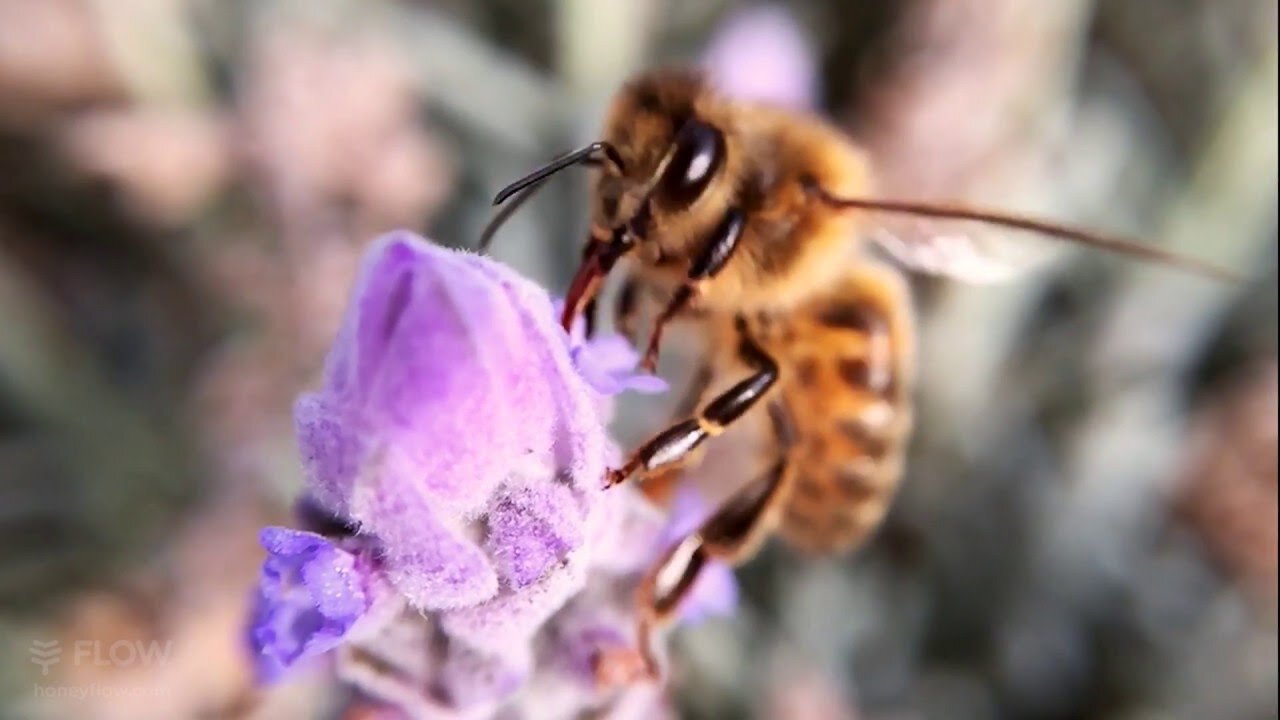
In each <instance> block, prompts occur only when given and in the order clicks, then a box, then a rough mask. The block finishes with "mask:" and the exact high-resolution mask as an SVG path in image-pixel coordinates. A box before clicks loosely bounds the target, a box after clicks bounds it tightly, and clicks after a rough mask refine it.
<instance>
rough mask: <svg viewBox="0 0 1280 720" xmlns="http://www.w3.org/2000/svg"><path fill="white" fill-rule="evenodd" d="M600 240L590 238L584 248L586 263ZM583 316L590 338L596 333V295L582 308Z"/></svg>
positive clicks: (583, 255) (585, 335) (583, 260)
mask: <svg viewBox="0 0 1280 720" xmlns="http://www.w3.org/2000/svg"><path fill="white" fill-rule="evenodd" d="M599 242H600V241H599V240H596V239H595V237H594V236H593V237H591V238H589V239H588V241H587V244H586V246H585V247H583V248H582V262H584V263H585V262H586V261H587V259H588V258H590V257H591V253H592V252H593V251H594V250H595V246H596V245H597V244H599ZM582 317H583V322H584V326H583V333H584V337H586V338H587V339H588V340H590V339H591V338H592V337H594V336H595V334H596V298H595V297H592V298H591V299H590V300H588V301H587V304H586V305H585V306H584V307H583V308H582Z"/></svg>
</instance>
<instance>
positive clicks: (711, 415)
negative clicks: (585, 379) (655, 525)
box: [605, 318, 778, 487]
mask: <svg viewBox="0 0 1280 720" xmlns="http://www.w3.org/2000/svg"><path fill="white" fill-rule="evenodd" d="M738 333H739V338H740V341H739V346H738V354H739V356H740V357H741V358H742V360H743V361H744V362H746V363H747V364H748V365H749V366H751V367H753V368H755V372H754V373H752V375H751V376H749V377H747V378H746V379H745V380H742V381H740V382H738V383H737V384H736V385H734V386H733V387H731V388H729V389H728V390H726V391H725V392H723V393H721V394H720V395H718V396H716V397H715V398H713V399H712V400H711V402H709V403H707V406H706V407H705V408H703V409H702V412H700V413H698V414H697V415H695V416H694V417H691V418H688V419H687V420H682V421H680V422H678V423H676V424H674V425H672V426H671V427H669V428H667V429H666V430H663V431H662V432H660V433H658V434H657V435H655V436H654V437H653V438H652V439H650V440H649V441H648V442H646V443H645V444H644V445H641V446H640V449H639V450H636V451H635V453H633V454H632V456H631V457H630V458H629V459H628V460H627V462H626V463H624V464H623V465H622V467H620V468H618V469H616V470H610V471H609V475H608V477H607V478H606V480H605V486H606V487H612V486H614V485H617V484H618V483H621V482H624V481H625V480H627V479H628V478H630V477H631V476H632V475H634V474H636V473H637V472H640V473H642V474H643V475H645V476H648V475H652V474H654V473H657V472H659V471H662V470H666V469H669V468H671V467H672V466H676V467H678V466H679V464H680V463H682V462H684V461H685V459H686V458H687V456H688V455H689V453H691V452H693V451H694V450H695V449H697V448H698V446H700V445H701V444H702V443H703V442H704V441H705V440H706V439H707V438H709V437H712V436H715V435H719V434H720V433H722V432H724V430H725V428H727V427H728V426H729V425H730V424H732V423H733V422H734V421H735V420H737V419H738V418H740V417H742V415H743V414H744V413H746V412H747V411H748V410H750V409H751V407H752V406H753V405H755V404H756V403H757V402H759V401H760V399H761V398H763V397H764V396H765V395H766V394H767V393H768V392H769V389H770V388H772V387H773V385H774V383H775V382H777V380H778V363H777V361H775V360H774V359H773V358H772V357H770V356H769V354H768V353H766V352H765V351H764V350H763V349H762V348H761V347H760V346H759V345H757V344H756V342H755V340H753V339H752V338H751V337H750V335H749V334H748V333H747V328H746V322H745V321H743V320H742V319H741V318H739V320H738Z"/></svg>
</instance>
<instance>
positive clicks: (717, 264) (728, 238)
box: [640, 208, 746, 372]
mask: <svg viewBox="0 0 1280 720" xmlns="http://www.w3.org/2000/svg"><path fill="white" fill-rule="evenodd" d="M745 227H746V215H745V214H744V213H743V212H742V210H741V209H739V208H730V209H729V211H728V212H726V213H725V214H724V219H723V220H721V221H720V224H719V225H717V226H716V229H715V230H714V231H713V232H712V233H711V236H710V237H709V238H708V239H707V242H706V243H705V244H704V245H703V247H702V250H701V251H700V252H699V253H698V256H697V257H695V258H694V260H693V264H692V265H691V266H690V267H689V273H688V275H686V276H685V281H684V283H683V284H682V285H681V286H680V287H679V288H677V289H676V292H675V295H673V296H672V297H671V301H670V302H668V303H667V306H666V307H665V308H663V310H662V314H660V315H659V316H658V319H657V321H656V322H655V323H654V325H653V331H652V332H651V333H650V334H649V345H648V348H647V349H646V350H645V353H644V360H643V361H642V362H641V363H640V367H641V368H642V369H644V370H645V371H647V372H653V370H654V368H655V367H657V365H658V345H659V344H660V343H661V342H662V329H663V327H665V326H666V324H667V323H669V322H671V320H672V319H673V318H675V316H677V315H679V314H680V313H681V312H682V311H683V310H684V309H685V308H686V307H688V305H689V303H690V302H691V301H692V300H693V298H694V297H695V296H696V295H697V294H698V292H699V290H700V289H701V287H702V284H703V283H705V282H706V281H708V280H710V279H711V278H713V277H715V276H716V274H718V273H719V272H720V271H721V270H722V269H724V266H725V263H727V262H728V261H729V258H730V257H732V256H733V251H734V250H736V249H737V248H738V240H740V239H741V238H742V230H743V228H745Z"/></svg>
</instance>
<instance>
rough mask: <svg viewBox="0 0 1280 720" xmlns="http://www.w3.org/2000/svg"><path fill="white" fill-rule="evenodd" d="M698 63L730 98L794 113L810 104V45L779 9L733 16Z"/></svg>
mask: <svg viewBox="0 0 1280 720" xmlns="http://www.w3.org/2000/svg"><path fill="white" fill-rule="evenodd" d="M702 64H703V66H704V67H706V69H707V72H708V74H709V75H710V76H711V78H712V80H713V81H714V82H715V83H716V85H717V87H719V88H720V90H722V91H723V92H725V93H726V94H727V95H729V96H730V97H734V98H737V99H740V100H753V101H757V102H765V103H770V104H774V105H781V106H783V107H790V108H796V109H807V108H811V107H813V105H814V98H815V95H816V86H817V63H816V61H815V59H814V52H813V46H812V44H811V43H810V42H809V40H808V39H807V38H806V37H805V35H804V32H803V31H802V30H801V29H800V26H799V25H798V24H797V23H796V21H795V18H793V17H792V16H791V14H790V13H789V12H787V10H786V9H785V8H782V7H780V6H776V5H761V6H755V7H748V8H744V9H742V10H738V11H736V12H734V13H733V14H731V15H730V16H729V17H728V19H727V20H725V21H724V22H723V23H722V24H721V25H720V27H719V28H718V29H717V30H716V32H715V33H714V35H713V36H712V38H711V41H710V42H709V43H708V44H707V48H706V50H705V51H704V52H703V55H702Z"/></svg>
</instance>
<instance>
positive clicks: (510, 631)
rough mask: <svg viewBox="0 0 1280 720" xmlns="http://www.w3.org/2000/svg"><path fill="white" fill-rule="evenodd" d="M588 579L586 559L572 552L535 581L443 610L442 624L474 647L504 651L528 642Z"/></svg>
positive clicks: (447, 631) (454, 635)
mask: <svg viewBox="0 0 1280 720" xmlns="http://www.w3.org/2000/svg"><path fill="white" fill-rule="evenodd" d="M585 582H586V568H585V567H584V562H583V560H582V559H581V558H580V557H578V556H577V554H575V553H570V555H569V557H568V558H567V560H566V562H565V564H564V565H563V566H561V567H558V568H556V569H554V570H552V571H551V572H549V573H548V574H547V575H546V577H544V578H542V579H541V580H539V581H538V582H537V583H535V584H534V585H531V586H529V587H526V588H522V589H521V590H519V591H514V592H512V591H507V592H504V593H502V594H500V595H498V597H496V598H494V599H493V600H489V601H487V602H485V603H482V604H480V605H476V606H474V607H469V608H464V609H461V610H453V611H450V612H446V613H443V614H442V615H441V616H440V624H441V627H442V628H443V629H444V631H445V632H446V633H448V634H449V635H451V636H453V637H457V638H460V639H462V640H463V641H465V642H466V643H468V644H470V645H472V646H473V647H476V648H479V649H482V650H490V651H493V652H501V651H502V650H503V649H504V648H510V647H513V646H515V645H518V644H521V643H526V642H528V641H529V640H530V639H531V638H532V637H533V635H534V633H535V632H537V630H538V628H539V627H541V626H542V624H543V623H545V622H546V621H547V618H549V617H551V616H552V615H553V614H555V612H556V611H557V610H559V609H560V608H561V607H562V606H563V605H564V604H565V602H566V601H568V599H569V598H570V597H572V596H573V594H574V593H576V592H578V591H579V590H581V589H582V587H583V585H584V584H585Z"/></svg>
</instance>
